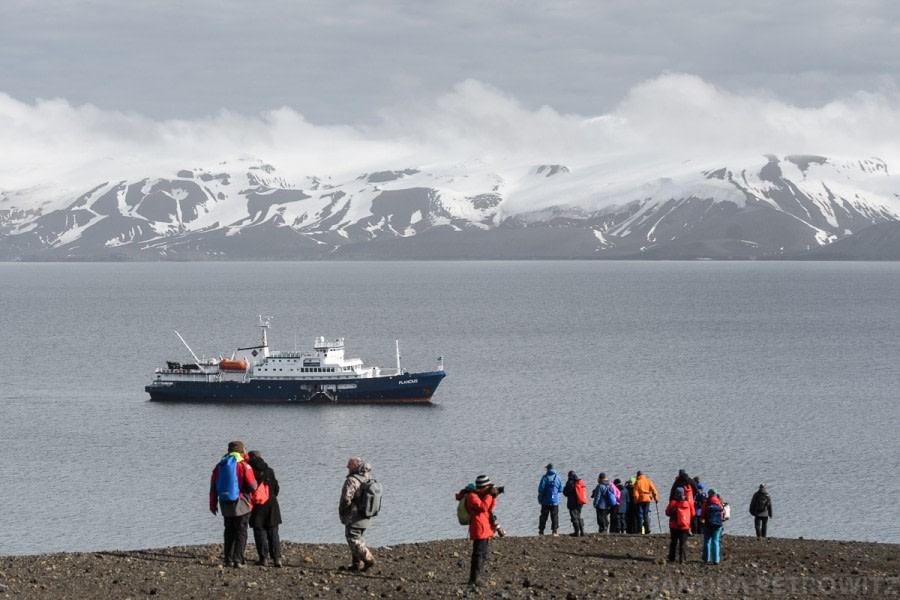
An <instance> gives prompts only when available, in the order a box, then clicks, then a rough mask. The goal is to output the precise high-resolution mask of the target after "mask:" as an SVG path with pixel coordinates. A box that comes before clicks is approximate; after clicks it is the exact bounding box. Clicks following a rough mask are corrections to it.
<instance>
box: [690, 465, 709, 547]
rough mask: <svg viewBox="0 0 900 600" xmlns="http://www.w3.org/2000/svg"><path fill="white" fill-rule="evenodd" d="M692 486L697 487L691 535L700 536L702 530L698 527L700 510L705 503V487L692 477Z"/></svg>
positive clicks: (696, 478) (697, 478)
mask: <svg viewBox="0 0 900 600" xmlns="http://www.w3.org/2000/svg"><path fill="white" fill-rule="evenodd" d="M694 485H695V486H696V487H697V493H696V494H694V518H693V519H691V533H694V534H700V533H701V531H702V529H703V528H702V527H701V525H700V509H701V508H703V504H704V503H705V502H706V486H705V485H704V484H703V482H702V481H700V478H699V477H694Z"/></svg>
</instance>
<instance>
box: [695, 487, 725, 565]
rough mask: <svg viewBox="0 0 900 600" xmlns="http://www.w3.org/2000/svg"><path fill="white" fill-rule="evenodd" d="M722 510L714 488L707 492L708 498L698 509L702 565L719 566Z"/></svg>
mask: <svg viewBox="0 0 900 600" xmlns="http://www.w3.org/2000/svg"><path fill="white" fill-rule="evenodd" d="M723 513H724V508H723V507H722V502H721V501H720V500H719V494H718V492H717V491H716V489H715V488H711V489H710V490H709V497H708V498H707V499H706V502H704V503H703V507H702V508H701V509H700V520H701V522H702V523H703V552H702V553H701V555H700V558H701V559H702V560H703V562H704V563H709V564H713V565H717V564H719V560H720V556H719V555H720V548H719V537H721V535H722V523H723V521H724V517H723Z"/></svg>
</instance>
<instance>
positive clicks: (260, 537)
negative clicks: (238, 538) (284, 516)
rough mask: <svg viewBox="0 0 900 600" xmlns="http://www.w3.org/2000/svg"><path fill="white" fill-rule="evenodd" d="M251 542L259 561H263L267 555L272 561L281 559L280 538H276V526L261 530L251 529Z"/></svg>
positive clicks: (260, 528)
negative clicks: (254, 545) (253, 544)
mask: <svg viewBox="0 0 900 600" xmlns="http://www.w3.org/2000/svg"><path fill="white" fill-rule="evenodd" d="M253 542H254V543H255V544H256V554H257V555H258V556H259V560H265V559H266V556H267V555H268V557H269V558H271V559H272V560H278V559H280V558H281V538H280V537H279V536H278V525H276V526H275V527H270V528H268V529H263V528H262V527H254V528H253Z"/></svg>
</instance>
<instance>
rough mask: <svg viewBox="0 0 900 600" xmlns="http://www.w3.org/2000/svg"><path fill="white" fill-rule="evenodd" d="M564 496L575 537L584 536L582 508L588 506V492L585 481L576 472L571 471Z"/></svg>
mask: <svg viewBox="0 0 900 600" xmlns="http://www.w3.org/2000/svg"><path fill="white" fill-rule="evenodd" d="M563 496H565V497H566V508H567V509H569V518H570V519H571V520H572V528H573V529H574V533H573V534H572V535H573V536H575V537H579V536H584V519H582V518H581V507H582V506H584V505H585V504H587V490H586V489H585V487H584V481H583V480H582V479H581V477H579V476H578V474H577V473H575V471H569V478H568V480H567V481H566V486H565V487H564V488H563Z"/></svg>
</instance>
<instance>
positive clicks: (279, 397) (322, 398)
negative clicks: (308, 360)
mask: <svg viewBox="0 0 900 600" xmlns="http://www.w3.org/2000/svg"><path fill="white" fill-rule="evenodd" d="M445 375H446V374H445V373H444V371H430V372H425V373H406V374H403V375H393V376H389V377H374V378H370V379H352V380H348V379H331V380H329V379H317V380H314V381H312V380H308V379H281V380H276V379H272V380H267V379H253V380H250V381H248V382H246V383H244V382H239V381H175V382H153V383H152V384H150V385H148V386H147V387H146V388H144V389H145V390H146V391H147V393H148V394H150V399H151V400H155V401H170V402H251V403H255V402H298V403H323V404H394V403H398V404H428V403H429V402H431V396H432V395H433V394H434V391H435V390H436V389H437V386H438V385H439V384H440V382H441V379H443V378H444V376H445Z"/></svg>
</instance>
